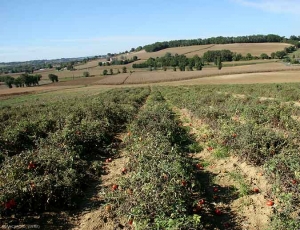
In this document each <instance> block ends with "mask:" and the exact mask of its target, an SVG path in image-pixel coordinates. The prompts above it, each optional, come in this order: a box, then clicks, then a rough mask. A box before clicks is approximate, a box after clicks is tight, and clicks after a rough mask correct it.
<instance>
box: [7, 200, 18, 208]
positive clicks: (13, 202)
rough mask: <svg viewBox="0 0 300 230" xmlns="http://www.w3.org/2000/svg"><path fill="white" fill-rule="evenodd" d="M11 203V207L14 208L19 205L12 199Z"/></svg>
mask: <svg viewBox="0 0 300 230" xmlns="http://www.w3.org/2000/svg"><path fill="white" fill-rule="evenodd" d="M9 203H10V205H11V207H14V206H16V205H17V204H16V202H15V200H14V199H11V200H10V201H9Z"/></svg>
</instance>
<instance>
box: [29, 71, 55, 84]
mask: <svg viewBox="0 0 300 230" xmlns="http://www.w3.org/2000/svg"><path fill="white" fill-rule="evenodd" d="M48 78H49V79H50V81H52V82H58V76H57V75H55V74H52V73H51V74H49V75H48ZM25 84H26V80H25Z"/></svg>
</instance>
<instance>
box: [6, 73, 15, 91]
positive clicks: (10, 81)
mask: <svg viewBox="0 0 300 230" xmlns="http://www.w3.org/2000/svg"><path fill="white" fill-rule="evenodd" d="M14 80H15V79H14V78H13V77H11V76H7V77H6V78H5V80H4V83H5V85H6V86H7V87H8V88H12V84H13V83H14Z"/></svg>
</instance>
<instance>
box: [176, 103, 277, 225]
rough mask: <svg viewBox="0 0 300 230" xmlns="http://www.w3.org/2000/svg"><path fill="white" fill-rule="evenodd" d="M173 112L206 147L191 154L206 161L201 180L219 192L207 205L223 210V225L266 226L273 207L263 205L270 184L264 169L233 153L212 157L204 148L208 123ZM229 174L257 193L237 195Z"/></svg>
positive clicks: (183, 111) (186, 113)
mask: <svg viewBox="0 0 300 230" xmlns="http://www.w3.org/2000/svg"><path fill="white" fill-rule="evenodd" d="M175 111H176V112H177V113H178V114H179V115H180V118H181V120H182V121H183V125H184V126H189V127H190V130H191V131H190V134H191V135H193V136H195V138H196V140H198V142H199V144H201V145H202V146H205V148H204V150H203V151H202V152H200V153H197V154H194V155H193V158H195V159H199V162H208V163H209V166H208V167H205V170H204V171H205V172H204V173H206V174H208V175H209V176H208V177H207V178H209V179H208V180H207V181H203V183H204V184H206V186H210V187H211V186H214V187H215V188H218V192H217V193H215V194H216V196H217V197H218V198H217V199H216V201H214V202H212V203H211V204H210V205H211V206H213V207H215V208H219V209H220V210H222V211H223V212H224V217H223V219H221V221H222V223H223V224H225V226H224V227H225V228H228V229H247V230H257V229H267V227H268V225H269V222H270V216H271V215H272V212H273V210H272V208H271V207H268V206H267V205H266V202H267V200H268V198H270V197H269V194H270V193H269V191H270V189H271V185H270V184H269V183H268V180H267V179H266V178H265V177H264V175H263V170H262V169H261V168H259V167H254V166H251V165H249V164H247V163H245V162H242V161H240V160H239V159H238V158H237V157H235V156H230V157H227V158H223V159H217V158H215V157H214V156H213V154H212V152H211V151H208V150H207V147H208V146H207V141H208V140H209V138H210V131H209V128H208V126H207V125H205V123H204V122H202V121H201V120H199V119H197V118H195V117H194V116H193V114H192V113H191V112H190V111H188V110H187V109H181V110H180V109H177V108H175ZM231 175H241V177H242V178H243V181H244V183H245V184H247V185H248V186H249V188H250V189H251V191H252V190H253V189H254V188H257V189H258V190H259V192H258V193H255V192H251V193H250V194H248V195H243V196H241V195H237V193H236V192H237V191H239V190H240V189H241V184H240V182H239V181H237V180H235V179H234V178H233V177H232V176H231ZM212 192H213V191H209V193H212ZM204 218H205V217H204ZM208 228H209V226H208Z"/></svg>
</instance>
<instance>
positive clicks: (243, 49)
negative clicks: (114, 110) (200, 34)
mask: <svg viewBox="0 0 300 230" xmlns="http://www.w3.org/2000/svg"><path fill="white" fill-rule="evenodd" d="M289 46H291V44H286V43H235V44H224V45H200V46H185V47H175V48H168V49H164V50H160V51H158V52H153V53H147V52H146V51H144V50H142V51H139V52H134V53H130V54H128V55H127V56H126V57H127V58H132V57H133V56H137V57H138V58H139V59H142V60H147V59H148V58H150V57H153V58H155V57H161V56H164V55H165V54H166V53H167V52H169V53H171V54H173V55H174V54H176V53H177V54H179V55H180V54H185V55H186V56H187V57H193V56H194V55H196V54H197V55H199V56H202V55H203V54H204V53H205V52H206V51H208V50H223V49H228V50H231V51H232V52H237V53H241V54H242V55H246V54H247V53H251V54H252V55H253V56H259V55H261V54H262V53H266V54H268V55H270V54H271V53H272V52H276V51H280V50H283V49H284V48H285V47H289Z"/></svg>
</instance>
